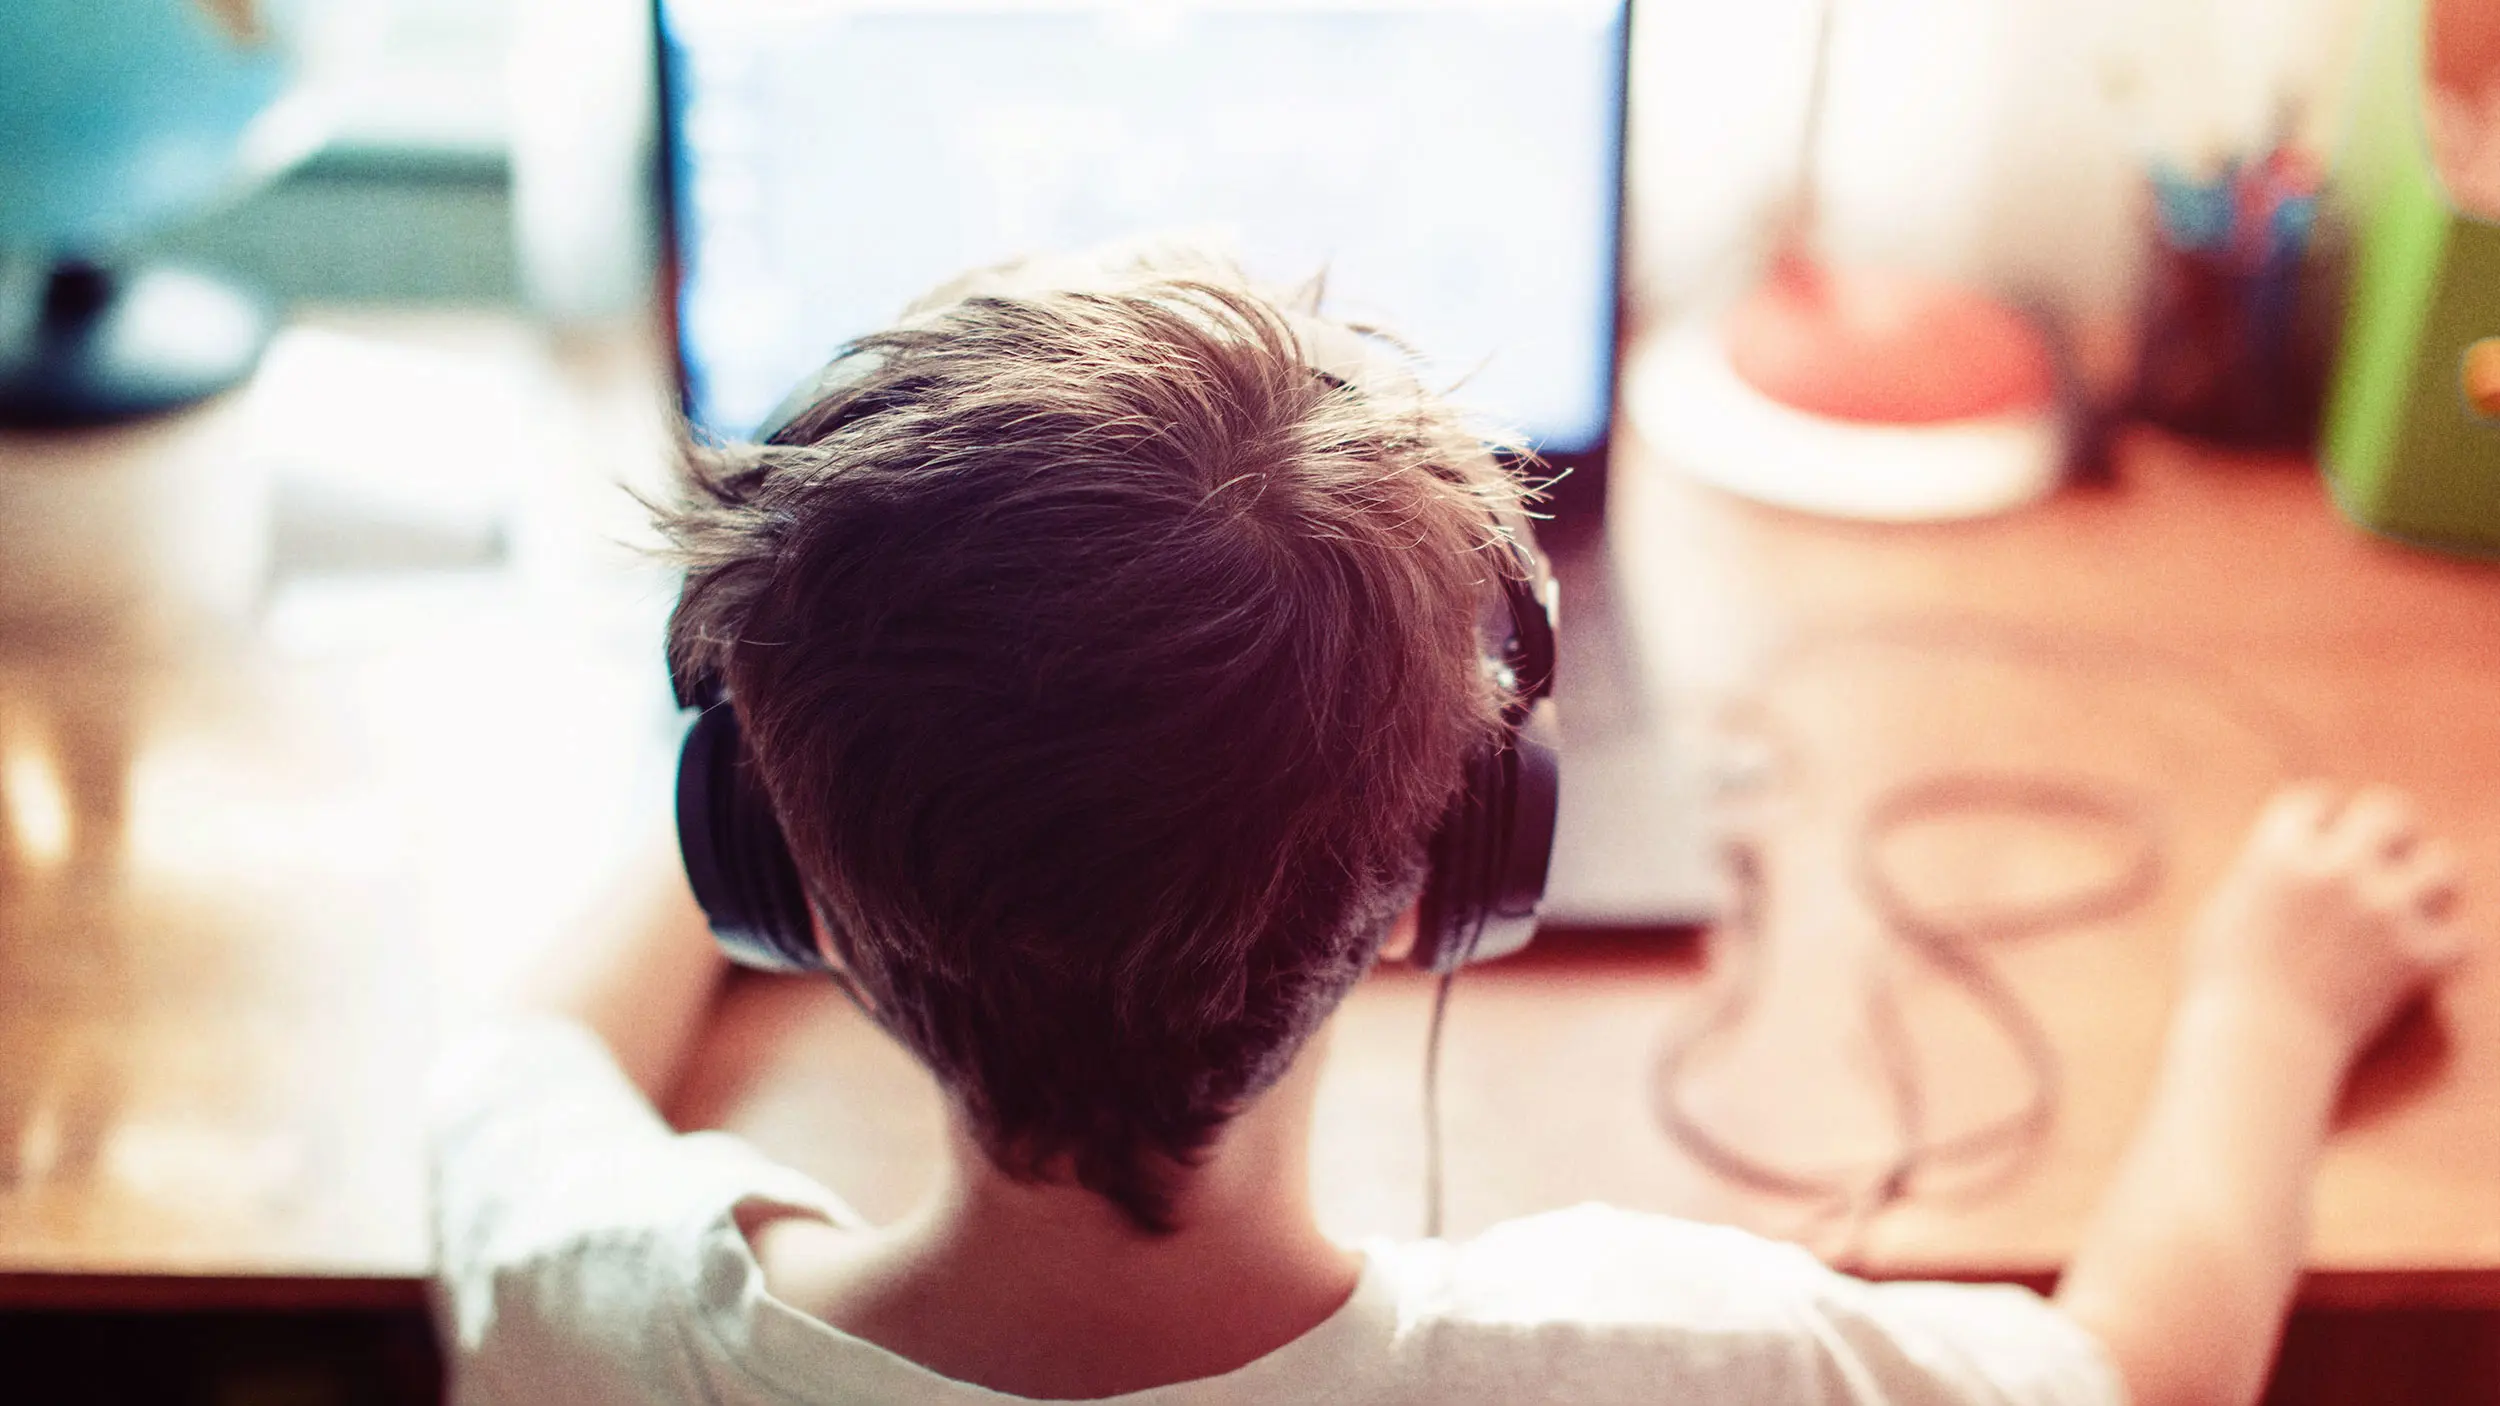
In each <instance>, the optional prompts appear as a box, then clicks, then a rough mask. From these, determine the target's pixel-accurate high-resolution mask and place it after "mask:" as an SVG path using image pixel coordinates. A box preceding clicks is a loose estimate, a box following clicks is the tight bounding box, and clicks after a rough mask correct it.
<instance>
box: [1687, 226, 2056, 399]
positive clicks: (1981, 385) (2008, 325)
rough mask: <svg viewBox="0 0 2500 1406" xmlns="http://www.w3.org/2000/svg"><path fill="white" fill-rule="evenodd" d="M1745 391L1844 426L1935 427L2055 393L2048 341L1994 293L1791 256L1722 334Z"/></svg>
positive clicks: (1730, 319) (1785, 257)
mask: <svg viewBox="0 0 2500 1406" xmlns="http://www.w3.org/2000/svg"><path fill="white" fill-rule="evenodd" d="M1724 335H1725V337H1726V341H1727V356H1728V363H1729V365H1730V366H1731V367H1733V368H1734V370H1735V372H1736V374H1737V375H1738V376H1739V377H1741V378H1742V379H1743V380H1744V381H1745V382H1746V384H1748V385H1750V386H1752V387H1753V388H1754V389H1755V390H1757V391H1760V392H1761V393H1762V394H1764V395H1766V396H1769V397H1770V398H1771V399H1773V400H1776V401H1778V402H1780V403H1781V404H1783V405H1786V406H1789V407H1791V408H1794V409H1797V410H1804V411H1808V412H1810V413H1813V414H1816V415H1823V416H1827V417H1829V418H1832V419H1836V420H1853V421H1858V422H1861V423H1868V424H1883V425H1932V424H1939V423H1943V422H1946V421H1952V420H1973V419H1980V418H1983V417H1987V416H1995V415H2005V414H2016V413H2027V412H2031V411H2036V410H2039V409H2042V408H2044V407H2046V406H2048V405H2049V404H2050V403H2051V402H2052V401H2053V400H2054V399H2055V397H2056V392H2057V381H2056V373H2055V370H2054V367H2053V364H2052V362H2051V359H2050V354H2049V348H2048V344H2047V342H2046V341H2045V340H2044V339H2043V338H2042V337H2041V335H2040V331H2039V329H2038V328H2037V327H2034V326H2033V325H2032V324H2031V322H2030V320H2029V319H2027V318H2025V317H2024V316H2023V315H2022V314H2021V313H2019V312H2017V311H2015V310H2014V309H2013V308H2010V307H2008V306H2006V305H2005V304H2003V303H2001V302H1998V301H1997V300H1995V299H1993V298H1990V297H1989V296H1987V295H1986V294H1984V293H1980V292H1977V291H1975V290H1972V289H1969V288H1964V287H1960V286H1958V285H1956V284H1951V283H1945V282H1942V281H1940V280H1935V279H1926V278H1921V277H1918V276H1917V275H1914V274H1905V273H1894V272H1878V271H1872V270H1864V269H1832V268H1828V267H1825V266H1824V265H1822V264H1819V263H1816V262H1814V261H1813V260H1811V259H1809V258H1806V257H1804V256H1803V255H1798V254H1784V255H1782V256H1780V257H1779V258H1778V259H1777V260H1776V261H1774V263H1773V264H1772V267H1771V274H1770V276H1769V277H1768V278H1766V279H1764V280H1763V281H1762V283H1761V284H1760V285H1759V286H1757V287H1756V288H1755V289H1754V290H1753V291H1752V292H1751V293H1749V294H1747V295H1746V297H1745V299H1744V301H1742V302H1740V303H1738V304H1737V305H1736V307H1735V309H1734V310H1733V311H1731V312H1730V313H1729V314H1728V318H1727V323H1726V326H1725V329H1724Z"/></svg>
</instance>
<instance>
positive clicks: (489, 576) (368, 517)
mask: <svg viewBox="0 0 2500 1406" xmlns="http://www.w3.org/2000/svg"><path fill="white" fill-rule="evenodd" d="M653 364H654V363H653V360H652V358H651V356H650V355H649V354H648V352H647V350H645V349H642V348H639V347H636V346H620V347H604V348H589V349H577V350H575V351H571V352H561V351H557V350H555V349H551V348H549V347H548V346H546V345H544V344H543V343H542V341H541V340H540V339H539V338H538V337H537V336H536V335H535V334H533V333H531V332H529V331H528V330H527V329H525V328H524V327H522V326H521V325H520V324H519V323H517V322H515V321H513V320H510V319H505V318H498V317H487V316H481V315H474V314H447V315H393V316H390V317H344V316H341V317H327V318H315V319H310V320H307V321H306V322H304V323H302V324H300V325H298V326H295V327H293V328H291V329H290V330H289V331H288V332H286V333H285V334H284V335H283V336H282V338H281V339H280V341H279V342H278V343H277V345H276V346H274V347H273V348H272V351H271V353H270V358H269V360H268V362H267V363H266V365H265V366H264V368H263V370H262V373H261V375H260V376H259V378H258V379H257V380H256V381H255V382H254V384H253V385H252V386H251V387H249V388H248V389H246V390H245V391H242V392H240V393H238V394H237V395H236V396H234V397H231V398H229V399H228V400H226V401H224V402H222V403H220V404H217V405H213V406H210V407H207V408H205V409H203V410H201V411H199V412H197V413H194V414H190V415H186V416H183V417H179V418H176V419H173V420H168V421H163V422H158V423H154V424H150V425H146V426H141V427H138V428H135V429H130V430H121V431H114V432H111V433H106V434H101V435H80V436H63V437H28V436H19V437H11V438H6V439H0V1306H12V1305H17V1306H22V1305H30V1304H73V1305H78V1304H86V1305H114V1306H144V1307H201V1306H235V1305H255V1304H260V1305H284V1306H288V1307H317V1306H358V1305H414V1304H416V1303H418V1302H420V1295H421V1285H422V1279H423V1276H424V1274H425V1272H426V1269H427V1266H428V1261H429V1246H428V1229H427V1218H426V1202H425V1194H426V1193H425V1182H424V1160H423V1142H422V1136H423V1133H422V1126H423V1125H422V1121H421V1111H420V1090H421V1088H422V1082H423V1078H424V1071H425V1067H426V1064H427V1062H428V1060H429V1058H430V1054H431V1049H432V1047H433V1044H434V1039H435V1031H436V1028H437V1025H438V1021H439V1019H440V1018H441V1017H442V1016H443V1015H444V1014H445V1013H446V1012H450V1011H455V1010H458V1009H460V1008H462V1007H464V1006H467V1005H472V1004H474V1003H475V1001H476V1000H477V999H478V997H479V995H480V994H481V993H482V992H483V991H485V990H487V989H489V988H491V987H492V986H493V985H495V984H496V983H497V982H498V981H500V980H502V979H503V978H504V977H505V976H506V975H507V974H508V973H509V972H510V970H511V969H512V968H513V967H515V966H516V965H518V964H519V963H521V962H523V961H525V960H526V959H527V957H528V955H529V954H530V952H531V950H532V943H531V941H530V939H532V938H535V937H537V936H539V935H542V934H543V933H545V932H547V931H549V930H551V928H550V925H551V924H552V923H554V922H556V921H557V920H558V919H559V918H560V916H561V914H562V913H563V912H564V911H565V909H566V907H567V906H568V905H569V904H572V903H574V902H577V901H580V900H581V899H582V898H583V897H584V893H585V890H586V889H587V887H588V885H589V884H590V882H591V876H592V875H593V874H595V873H596V872H597V870H598V868H599V865H600V863H601V862H602V860H603V859H604V858H605V856H606V855H608V854H609V853H611V852H612V851H613V850H614V849H615V848H616V847H617V846H618V845H619V844H620V843H621V842H622V840H621V833H622V831H623V829H624V828H625V826H626V824H627V817H628V816H629V815H634V814H645V815H647V814H649V813H650V812H651V810H652V803H653V802H655V801H656V800H657V799H658V794H657V793H656V792H655V791H653V790H652V783H654V782H660V783H664V782H665V779H666V777H665V772H664V770H663V769H662V768H664V765H665V762H666V759H667V754H668V750H669V739H670V735H671V733H672V731H673V730H674V728H675V726H676V723H675V719H674V708H673V706H672V705H671V703H670V702H669V700H668V698H667V695H666V688H665V680H664V678H663V676H662V671H661V669H660V667H659V661H658V646H657V642H656V640H657V636H656V635H655V634H654V631H655V630H656V628H657V624H658V619H659V610H660V608H661V604H662V601H661V595H662V593H661V589H660V584H659V581H658V578H657V573H656V572H651V573H646V574H645V575H643V576H641V577H639V578H638V577H637V576H636V575H635V570H634V567H633V565H632V562H631V559H630V556H629V554H628V553H626V552H624V551H622V550H621V549H620V548H618V547H617V546H616V545H615V542H614V540H613V538H614V537H615V536H618V535H624V534H629V533H630V532H631V530H632V523H633V518H634V513H633V509H632V506H631V504H630V503H628V502H627V501H626V500H625V499H624V497H623V495H622V494H620V493H619V492H618V491H617V489H616V484H615V480H616V478H617V476H618V475H619V474H620V473H624V474H631V475H634V476H638V477H645V478H647V477H648V475H649V474H650V472H651V471H652V469H654V468H655V467H656V454H655V447H656V446H657V445H658V444H659V443H660V439H659V436H658V427H659V425H660V423H661V421H660V419H659V411H660V409H661V406H662V403H663V402H662V399H661V392H660V388H659V384H658V382H657V380H656V379H655V377H654V375H653V370H652V368H653Z"/></svg>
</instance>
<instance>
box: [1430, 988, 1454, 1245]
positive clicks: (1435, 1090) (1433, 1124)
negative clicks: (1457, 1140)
mask: <svg viewBox="0 0 2500 1406" xmlns="http://www.w3.org/2000/svg"><path fill="white" fill-rule="evenodd" d="M1457 984H1458V968H1457V967H1451V968H1450V969H1449V970H1448V971H1445V972H1443V973H1441V975H1440V978H1439V979H1438V980H1436V981H1435V982H1434V983H1433V986H1432V1016H1431V1019H1430V1020H1429V1022H1428V1023H1427V1024H1426V1025H1425V1026H1424V1238H1425V1239H1427V1240H1438V1239H1440V1238H1441V1224H1442V1222H1441V1202H1442V1191H1441V1031H1442V1027H1443V1025H1444V1024H1445V1023H1446V1021H1447V1019H1448V1017H1449V1011H1450V988H1451V987H1453V986H1455V985H1457Z"/></svg>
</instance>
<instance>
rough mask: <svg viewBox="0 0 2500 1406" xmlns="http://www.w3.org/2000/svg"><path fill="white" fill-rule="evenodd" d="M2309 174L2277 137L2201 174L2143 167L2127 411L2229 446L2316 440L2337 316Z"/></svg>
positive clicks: (2327, 247) (2312, 166)
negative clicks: (2145, 232)
mask: <svg viewBox="0 0 2500 1406" xmlns="http://www.w3.org/2000/svg"><path fill="white" fill-rule="evenodd" d="M2322 184H2323V172H2322V170H2321V169H2320V167H2319V165H2318V163H2317V162H2316V161H2315V160H2314V159H2313V158H2311V157H2310V156H2308V155H2307V154H2306V153H2304V152H2302V151H2300V150H2297V149H2295V148H2294V147H2292V146H2291V145H2289V144H2288V143H2286V144H2281V145H2277V146H2275V147H2274V148H2272V149H2271V150H2268V151H2266V152H2264V153H2263V154H2261V155H2257V156H2253V157H2246V158H2237V159H2232V160H2228V161H2224V162H2222V163H2220V164H2219V165H2218V167H2216V168H2215V169H2211V170H2208V171H2204V172H2192V171H2189V170H2186V169H2184V168H2182V167H2180V166H2178V165H2175V164H2172V163H2169V162H2164V161H2156V162H2155V163H2153V164H2152V166H2151V167H2150V169H2149V171H2148V173H2147V185H2148V187H2149V192H2150V201H2149V204H2150V217H2149V219H2148V221H2147V223H2148V225H2149V230H2150V233H2149V242H2150V245H2151V249H2150V257H2149V258H2148V260H2147V267H2146V269H2145V282H2144V297H2145V305H2144V311H2143V325H2142V331H2141V341H2140V342H2139V344H2138V346H2139V350H2138V354H2137V360H2136V374H2135V384H2134V391H2133V395H2132V396H2131V397H2130V401H2131V408H2132V410H2133V413H2134V415H2135V416H2136V417H2137V418H2139V419H2143V420H2146V421H2150V422H2151V423H2153V424H2156V425H2160V426H2162V427H2164V428H2166V429H2170V430H2173V431H2176V432H2178V433H2180V434H2184V435H2189V436H2193V437H2195V438H2197V439H2201V440H2205V441H2208V442H2211V443H2215V444H2220V445H2225V446H2230V447H2235V448H2247V449H2260V450H2295V451H2299V450H2307V449H2309V448H2311V447H2312V446H2313V445H2314V444H2315V443H2316V439H2317V428H2318V413H2319V405H2320V402H2321V400H2322V398H2323V393H2324V387H2325V382H2326V368H2327V366H2328V364H2329V361H2330V360H2331V357H2332V352H2333V348H2334V345H2335V334H2336V331H2337V328H2336V322H2337V316H2338V310H2337V307H2336V300H2335V296H2334V293H2335V281H2336V270H2335V265H2336V264H2337V262H2338V260H2337V259H2336V258H2335V257H2334V249H2335V248H2336V247H2337V241H2335V240H2333V239H2332V238H2331V237H2329V236H2330V231H2329V230H2328V228H2327V227H2326V226H2325V225H2324V224H2322V222H2321V220H2320V202H2319V192H2320V188H2321V186H2322Z"/></svg>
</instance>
